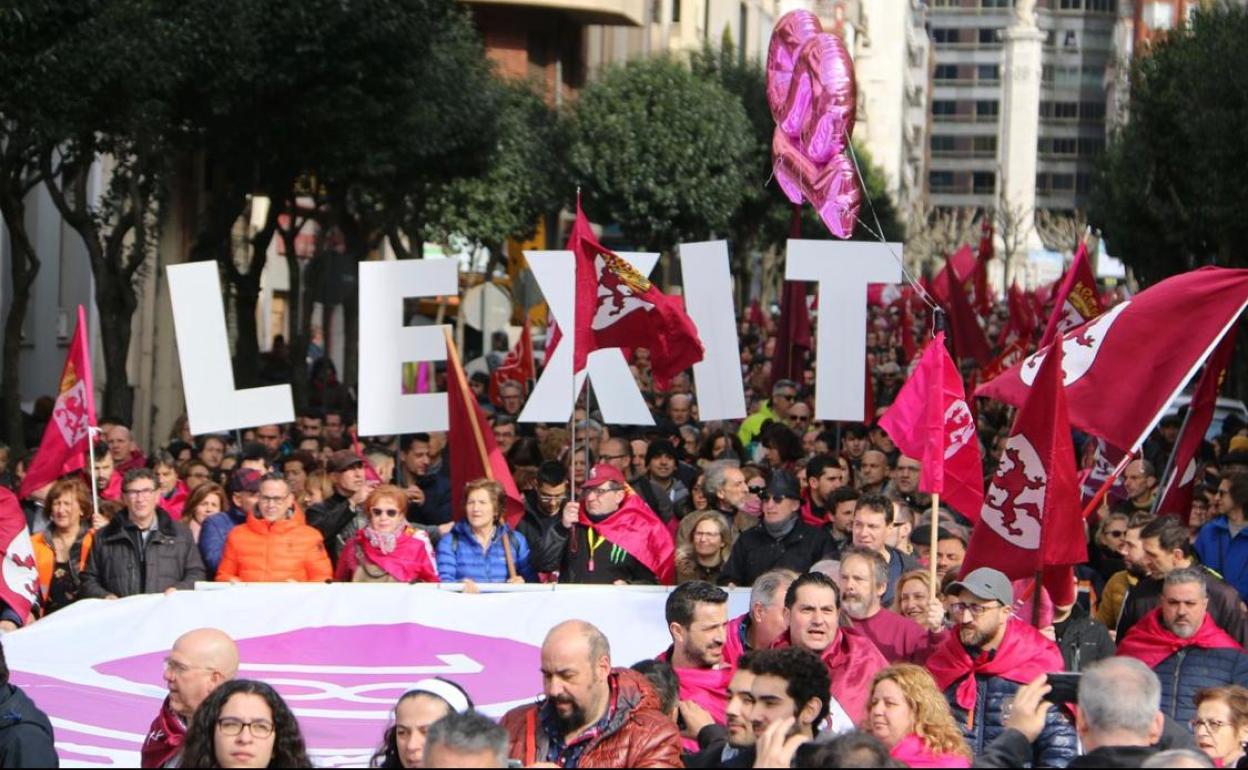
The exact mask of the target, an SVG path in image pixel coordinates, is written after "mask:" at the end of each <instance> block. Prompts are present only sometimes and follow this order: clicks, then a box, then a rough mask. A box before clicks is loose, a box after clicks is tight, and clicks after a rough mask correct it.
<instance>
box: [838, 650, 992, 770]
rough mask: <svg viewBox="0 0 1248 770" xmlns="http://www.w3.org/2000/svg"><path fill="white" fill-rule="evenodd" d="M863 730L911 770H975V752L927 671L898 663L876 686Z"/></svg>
mask: <svg viewBox="0 0 1248 770" xmlns="http://www.w3.org/2000/svg"><path fill="white" fill-rule="evenodd" d="M862 729H863V731H864V732H868V733H871V734H872V735H874V736H875V737H876V738H878V739H880V741H881V742H882V743H883V744H884V745H885V746H887V747H888V751H889V755H890V756H891V757H892V758H893V759H895V760H897V761H898V762H901V763H902V764H903V765H904V766H906V767H970V766H971V750H970V747H968V746H967V745H966V738H964V737H963V735H962V729H961V728H960V727H958V725H957V723H956V722H955V721H954V719H953V712H951V711H950V710H949V703H948V702H947V701H946V700H945V696H944V695H942V694H941V692H940V689H939V688H938V687H937V686H936V680H935V679H933V678H932V675H931V674H930V673H928V671H927V669H925V668H922V667H920V666H916V665H913V664H911V663H896V664H894V665H891V666H889V667H888V668H886V669H884V670H883V671H880V672H879V673H878V674H876V675H875V679H873V680H872V682H871V697H870V699H869V700H868V701H867V718H866V720H864V722H863V725H862Z"/></svg>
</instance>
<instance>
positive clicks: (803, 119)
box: [767, 10, 862, 238]
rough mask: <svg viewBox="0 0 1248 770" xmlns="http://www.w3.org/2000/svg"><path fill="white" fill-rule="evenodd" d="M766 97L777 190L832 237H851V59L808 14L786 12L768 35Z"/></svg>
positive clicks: (857, 196) (855, 189) (854, 181)
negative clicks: (810, 212) (810, 209)
mask: <svg viewBox="0 0 1248 770" xmlns="http://www.w3.org/2000/svg"><path fill="white" fill-rule="evenodd" d="M767 101H768V103H769V104H770V105H771V114H772V117H774V118H775V119H776V132H775V134H774V135H773V137H772V141H771V152H772V159H773V161H772V162H773V169H774V170H775V175H776V181H777V182H779V183H780V189H782V190H784V194H785V196H786V197H788V199H789V200H790V201H792V202H793V203H794V204H797V205H800V204H801V203H802V202H803V201H810V204H811V205H812V206H814V207H815V210H816V211H817V212H819V217H820V218H821V219H822V220H823V222H824V224H826V225H827V226H828V229H829V230H831V231H832V234H833V235H835V236H836V237H838V238H848V237H849V236H850V235H851V234H853V232H854V223H855V222H856V221H857V219H858V208H859V206H860V205H861V204H862V190H861V189H860V188H859V186H858V174H857V171H856V169H855V167H854V162H853V160H852V159H851V158H850V157H849V155H848V154H847V150H848V148H849V141H850V137H851V136H852V134H853V131H854V113H855V111H856V108H857V89H856V87H855V85H854V62H853V60H852V59H850V57H849V52H848V51H846V50H845V45H844V44H843V43H842V42H841V39H840V38H838V37H837V36H836V35H832V34H829V33H827V32H824V31H823V26H822V25H821V24H820V23H819V18H818V17H817V16H815V15H814V14H813V13H811V12H809V11H800V10H799V11H790V12H789V13H786V14H785V15H784V16H782V17H781V18H780V21H779V22H778V23H777V24H776V28H775V30H774V31H773V32H772V33H771V46H770V48H769V49H768V51H767Z"/></svg>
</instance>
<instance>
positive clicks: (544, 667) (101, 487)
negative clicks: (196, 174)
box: [0, 308, 1248, 767]
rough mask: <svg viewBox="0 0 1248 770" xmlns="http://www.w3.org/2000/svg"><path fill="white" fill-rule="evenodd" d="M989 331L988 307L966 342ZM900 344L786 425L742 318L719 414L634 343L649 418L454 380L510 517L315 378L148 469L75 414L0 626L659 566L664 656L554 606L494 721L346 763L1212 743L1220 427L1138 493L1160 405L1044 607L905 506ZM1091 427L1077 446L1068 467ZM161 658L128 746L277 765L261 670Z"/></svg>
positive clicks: (797, 395) (1223, 699) (941, 515)
mask: <svg viewBox="0 0 1248 770" xmlns="http://www.w3.org/2000/svg"><path fill="white" fill-rule="evenodd" d="M920 318H921V316H920ZM1004 322H1005V319H1004V317H1003V316H1002V315H1001V314H1000V313H997V314H996V315H994V316H993V317H992V318H991V319H990V320H989V321H988V323H987V324H986V326H987V330H988V333H989V335H990V337H991V338H992V339H996V338H997V335H996V333H995V331H994V330H999V329H1000V328H1001V327H1002V326H1003V325H1004ZM920 325H921V324H920ZM907 333H911V332H909V331H908V330H907V329H906V326H905V325H904V324H901V323H900V322H899V318H898V313H897V312H896V309H895V308H891V309H890V308H873V309H872V311H871V322H870V327H869V333H868V339H867V347H868V364H869V367H870V375H871V376H870V378H869V380H870V391H871V393H872V397H873V399H874V403H875V404H876V405H877V408H876V409H875V410H874V412H873V413H872V414H870V415H867V417H868V418H869V419H868V420H866V421H864V422H861V423H839V424H831V423H829V424H824V423H821V422H820V421H818V420H816V419H815V418H814V411H813V392H814V372H813V369H812V368H810V367H809V366H807V367H806V368H805V370H804V372H803V373H802V374H801V375H799V376H794V377H792V378H784V377H780V378H775V377H773V376H772V372H771V368H772V362H773V359H774V354H775V346H776V344H777V335H776V333H775V330H774V329H773V328H772V324H771V322H770V320H769V319H766V318H765V317H764V316H763V314H756V313H750V314H749V317H748V318H747V319H746V320H744V321H743V323H742V329H741V340H742V349H741V351H742V352H741V365H742V374H743V378H744V381H745V383H746V394H747V400H748V402H749V416H748V417H747V418H746V419H745V420H743V421H739V422H732V421H714V422H712V421H703V420H700V419H699V415H698V404H697V399H696V396H695V394H694V393H693V390H692V388H691V383H690V380H689V378H688V377H687V376H686V375H680V376H678V377H676V378H675V379H674V380H673V381H672V382H671V383H670V386H669V387H667V388H666V389H662V390H660V389H658V388H656V387H655V385H654V383H653V382H652V380H651V377H650V367H649V354H648V353H647V351H645V350H644V349H638V350H635V351H631V353H630V366H631V370H632V372H633V374H634V377H635V378H636V381H637V384H638V387H639V389H640V390H641V392H642V393H643V395H644V397H645V398H646V399H647V401H648V403H649V405H650V406H651V408H652V410H653V413H654V417H655V425H654V426H651V427H623V426H610V425H606V424H604V423H603V421H602V420H601V419H600V415H599V414H598V413H597V412H596V411H595V410H594V408H593V405H589V407H588V408H586V407H578V408H577V411H576V414H575V416H574V418H573V421H572V423H571V424H569V425H551V424H529V423H521V422H519V420H518V416H519V413H520V411H521V408H522V406H523V396H524V388H523V385H521V384H519V383H514V382H506V381H505V382H502V383H501V384H498V383H495V386H496V387H495V388H493V391H494V395H495V398H494V399H492V398H491V383H490V377H489V374H488V373H486V372H479V373H477V374H474V375H473V377H472V378H471V387H472V389H473V392H474V393H475V394H476V396H477V398H478V401H479V403H480V404H481V406H482V408H483V410H484V412H485V414H486V416H487V420H488V423H489V428H490V430H492V432H493V437H494V439H495V441H496V442H497V444H498V446H499V448H500V449H501V450H502V452H503V453H504V455H505V457H506V459H507V464H508V466H509V469H510V472H511V474H512V476H513V478H514V480H515V482H516V485H517V487H518V489H519V490H520V492H521V493H522V495H523V498H524V512H523V515H522V516H520V517H514V516H513V517H509V516H508V515H507V509H508V505H507V499H506V493H505V491H504V488H503V486H502V485H501V484H499V483H498V482H496V481H492V480H489V479H480V480H476V481H472V482H471V483H469V484H468V485H467V486H466V488H465V489H464V490H463V491H462V493H461V494H457V495H453V494H452V487H451V474H450V469H449V467H448V466H449V462H450V460H449V457H450V453H449V452H448V451H447V447H448V443H447V442H448V441H451V442H454V441H459V440H467V439H466V438H465V437H459V436H447V435H444V434H412V435H406V436H395V437H373V438H370V439H369V443H367V444H364V445H360V444H358V442H356V441H355V439H354V434H353V417H352V411H351V409H350V404H349V399H343V398H340V395H341V393H340V389H339V390H335V391H333V392H334V393H337V394H338V395H336V396H335V397H334V398H332V399H331V398H329V397H328V396H326V397H325V401H324V402H322V403H320V404H318V405H316V406H313V407H310V408H308V409H306V410H303V411H301V412H300V413H299V414H298V417H297V420H296V422H295V423H294V424H292V425H262V426H258V427H256V428H254V429H251V430H246V431H240V432H239V433H238V434H236V435H233V436H230V435H207V436H198V437H192V436H191V435H190V434H189V431H188V429H187V426H186V424H185V421H181V422H180V424H179V426H178V427H177V429H176V430H175V433H174V435H173V436H171V438H170V441H169V442H168V443H167V445H166V446H165V447H163V448H162V449H161V450H160V451H159V452H157V453H156V454H155V455H154V456H152V457H150V458H149V457H147V456H145V454H144V453H143V452H142V451H141V450H140V449H139V447H138V446H136V444H135V442H134V440H133V438H132V436H131V434H130V431H129V429H128V427H127V426H126V425H125V424H123V423H122V422H120V421H117V420H105V421H103V424H102V425H101V426H100V427H101V435H102V437H103V439H104V440H103V442H102V443H101V444H100V445H99V448H98V449H97V450H96V452H95V454H94V458H93V466H94V473H83V474H76V475H74V476H71V477H67V478H63V479H61V480H58V481H56V482H55V483H53V484H50V485H47V486H45V487H44V488H42V489H39V490H36V491H35V492H34V494H32V495H30V496H28V497H27V498H26V499H24V500H23V501H22V503H23V506H24V508H25V512H26V516H27V523H28V525H29V527H30V530H31V533H32V536H33V546H34V550H35V557H36V566H37V570H38V575H39V588H40V593H41V598H40V601H39V603H38V607H37V609H36V611H35V612H34V613H33V614H32V615H31V616H29V617H19V616H18V615H17V613H15V612H13V611H12V609H10V608H4V611H3V614H0V630H12V629H14V628H17V627H19V626H22V625H24V624H28V623H32V622H38V621H39V620H40V619H41V618H44V617H47V616H48V615H50V614H53V613H55V612H57V611H59V610H60V609H62V608H64V607H65V606H67V605H69V604H71V603H73V602H75V601H77V600H79V599H84V598H102V599H114V598H120V597H125V596H131V595H135V594H143V593H161V592H173V591H180V590H193V588H194V586H195V584H196V583H197V582H200V581H205V580H216V581H223V582H282V581H298V582H327V581H338V582H398V583H418V582H445V583H457V584H461V585H462V590H464V591H465V592H469V593H472V592H477V591H480V590H488V588H483V587H486V586H489V585H491V584H500V583H550V582H561V583H575V584H597V585H670V586H674V588H673V589H672V591H671V593H670V594H669V597H668V601H667V605H666V617H665V621H666V623H667V627H668V629H669V632H670V638H668V639H662V640H658V639H656V640H655V649H656V650H657V649H663V648H664V647H665V646H666V650H665V651H664V652H663V653H662V654H661V655H659V656H658V657H657V658H656V659H654V660H648V661H641V662H638V663H637V664H636V665H634V666H632V667H631V668H624V667H620V666H618V665H617V663H618V662H617V661H613V659H612V657H611V652H610V643H609V640H608V639H607V638H606V637H605V636H604V635H603V634H602V633H601V632H600V631H599V630H598V629H597V628H595V627H593V626H592V625H590V624H589V623H586V622H582V621H572V622H568V623H565V624H562V625H560V626H557V627H556V628H554V629H552V630H551V631H550V633H549V635H548V636H547V638H546V640H545V643H544V644H543V646H542V657H541V660H542V664H541V670H540V672H534V677H535V681H536V679H538V678H540V680H541V683H542V688H543V692H544V698H543V699H541V700H539V701H538V702H536V703H534V704H532V705H529V706H524V707H521V708H518V709H515V710H513V711H511V712H510V713H508V714H506V715H505V716H503V718H502V719H501V720H500V721H498V722H495V721H493V720H490V719H488V718H487V717H485V716H483V715H481V714H480V713H478V712H477V711H475V710H474V708H473V701H472V697H471V694H470V693H467V692H465V691H464V690H463V689H462V688H461V687H460V686H459V685H457V684H455V683H454V682H452V681H449V680H440V679H437V680H426V681H424V682H420V683H418V684H416V685H414V686H413V688H412V691H411V692H409V693H407V694H405V695H404V696H403V697H402V698H401V699H400V700H399V701H398V703H397V704H396V705H395V707H394V711H393V720H392V724H391V726H390V728H389V729H388V730H387V732H386V734H385V735H384V736H379V749H378V753H377V755H376V757H375V758H374V763H373V764H374V765H375V766H384V767H420V766H425V767H450V766H467V765H464V764H463V763H466V762H472V763H473V764H472V766H500V767H501V766H505V765H506V764H507V763H509V762H510V763H513V764H514V763H520V764H522V765H525V766H531V765H540V764H546V766H549V765H550V764H554V765H557V766H562V767H633V766H649V767H679V766H682V765H685V766H690V767H779V766H785V767H787V766H791V765H792V766H801V767H807V766H809V767H815V766H826V765H829V764H839V765H842V766H911V767H968V766H971V765H972V764H974V765H975V766H980V767H1016V766H1025V765H1032V766H1050V767H1065V766H1074V767H1077V766H1121V767H1128V766H1132V767H1134V766H1166V765H1162V764H1157V763H1162V762H1166V763H1178V762H1192V763H1198V765H1199V766H1232V765H1236V764H1237V763H1239V762H1240V761H1241V760H1243V758H1244V742H1245V740H1248V689H1245V688H1248V654H1246V653H1245V650H1244V644H1245V642H1246V641H1248V611H1246V609H1245V597H1246V596H1248V528H1246V527H1245V526H1244V525H1245V511H1246V509H1248V426H1245V425H1243V424H1241V423H1239V422H1238V421H1237V420H1235V419H1234V418H1230V419H1227V420H1226V421H1225V422H1224V423H1223V425H1222V433H1221V435H1220V436H1218V437H1217V438H1216V439H1215V440H1214V441H1212V442H1209V443H1208V445H1207V446H1206V447H1205V448H1204V449H1203V450H1202V453H1201V456H1200V458H1199V459H1200V463H1199V467H1198V469H1197V474H1198V479H1199V483H1198V487H1197V493H1196V495H1195V500H1194V501H1193V503H1192V506H1191V508H1190V510H1186V511H1159V510H1156V508H1157V506H1156V498H1157V495H1158V486H1159V479H1158V475H1159V473H1160V471H1159V470H1158V469H1159V468H1164V466H1165V464H1166V462H1167V460H1168V458H1169V454H1170V452H1171V451H1172V450H1173V448H1174V444H1175V441H1176V437H1177V433H1178V426H1179V424H1181V417H1178V418H1168V419H1166V420H1163V421H1162V422H1161V424H1160V426H1159V427H1158V430H1157V431H1156V433H1155V435H1154V436H1152V437H1151V438H1150V439H1149V441H1148V442H1147V444H1146V445H1145V448H1144V451H1143V452H1142V453H1141V455H1140V456H1139V457H1138V458H1137V459H1135V460H1134V461H1132V462H1131V463H1130V464H1129V465H1128V466H1127V468H1126V472H1125V473H1124V475H1123V489H1122V494H1121V495H1120V496H1118V497H1112V496H1111V497H1107V498H1106V500H1105V502H1104V504H1103V505H1102V506H1101V507H1100V509H1099V510H1098V511H1096V512H1095V513H1094V514H1093V516H1092V517H1091V518H1090V519H1089V521H1088V524H1087V533H1086V536H1087V538H1088V552H1089V560H1088V562H1087V563H1086V564H1083V565H1080V566H1079V567H1078V568H1077V569H1076V570H1075V572H1074V574H1073V576H1072V578H1071V580H1072V583H1074V584H1075V585H1074V586H1073V589H1072V590H1071V591H1070V592H1069V593H1070V595H1071V596H1073V597H1074V599H1073V600H1071V601H1069V602H1067V601H1065V600H1063V601H1062V602H1061V603H1058V602H1055V601H1054V600H1053V597H1052V595H1051V594H1050V593H1049V592H1048V591H1047V590H1045V589H1044V588H1043V587H1041V586H1038V585H1036V584H1035V582H1034V581H1032V580H1029V579H1024V580H1011V579H1009V578H1007V577H1006V576H1005V575H1003V574H1001V573H1000V572H996V571H995V570H991V569H973V570H972V569H964V561H965V560H966V556H967V547H968V544H969V541H970V529H971V522H970V520H969V519H968V517H967V516H966V515H965V514H966V513H967V512H965V511H957V510H954V509H952V508H949V507H948V506H947V505H944V506H942V507H941V508H940V509H939V511H938V515H937V516H935V518H933V516H932V513H931V509H930V502H931V501H930V498H928V497H927V496H926V495H925V494H923V493H922V492H921V491H920V489H919V478H920V471H921V465H920V463H919V461H918V460H916V459H915V458H911V457H906V456H904V455H902V454H901V453H900V452H899V451H898V450H897V448H896V446H895V445H894V444H893V442H892V441H891V439H890V438H889V436H888V434H887V433H886V432H884V431H883V430H882V429H880V428H879V426H878V424H876V423H875V418H876V417H878V416H879V415H880V414H881V413H882V412H883V411H884V410H885V409H886V408H887V405H888V403H889V402H890V401H891V400H892V398H894V397H895V396H896V393H897V391H898V389H899V388H900V386H901V384H902V383H903V382H904V375H905V372H906V367H907V366H908V365H909V364H910V363H911V362H912V360H913V354H911V355H910V356H907V354H906V350H907V348H909V347H912V346H908V345H906V344H905V340H904V335H905V334H907ZM915 341H916V340H913V339H912V340H910V342H912V343H913V342H915ZM799 368H800V367H799ZM322 395H324V394H322ZM344 401H345V402H346V403H342V402H344ZM1010 418H1011V411H1010V410H1009V409H1008V408H1006V407H1005V406H1003V405H1001V404H996V403H992V402H988V401H980V402H979V403H978V404H977V413H976V419H977V427H978V430H979V437H980V441H981V444H982V446H983V447H984V450H985V451H984V456H985V467H984V474H985V478H990V477H991V474H992V472H993V470H994V469H995V466H996V463H997V461H998V458H999V457H1000V454H1001V452H1002V451H1003V447H1004V439H1005V437H1006V435H1007V434H1008V430H1009V427H1010ZM1092 444H1093V442H1092V441H1090V440H1086V437H1084V436H1081V435H1077V436H1076V447H1077V452H1078V453H1079V457H1080V461H1081V463H1082V464H1083V465H1084V466H1085V467H1086V466H1087V465H1088V464H1089V463H1091V461H1092ZM0 458H2V459H3V464H2V465H0V478H4V479H5V480H6V481H7V482H8V483H9V484H10V485H11V486H12V487H13V488H14V489H16V488H17V487H18V485H19V483H20V481H21V478H22V475H23V473H24V469H25V468H26V467H28V466H29V462H30V458H29V457H22V458H9V457H8V456H7V453H5V452H0ZM92 484H95V486H96V489H95V490H94V492H95V497H97V498H98V500H99V503H98V505H95V504H93V502H92V498H93V495H92V492H93V490H92V489H91V485H92ZM972 513H973V512H972ZM933 541H934V542H935V543H936V546H935V548H934V549H933V548H931V543H932V542H933ZM933 564H934V566H935V581H933V573H932V571H931V567H932V565H933ZM725 588H737V589H748V591H749V609H748V611H746V612H745V613H744V614H743V615H741V616H739V617H729V613H728V609H727V607H728V598H729V595H728V593H727V592H726V591H725V590H724V589H725ZM554 596H555V599H554V600H556V601H557V597H558V594H554ZM165 666H166V667H165V679H166V681H167V682H168V684H169V698H168V699H167V700H166V702H165V704H164V707H163V709H162V711H161V713H160V714H159V715H158V716H157V718H156V721H155V722H154V724H153V728H152V732H151V734H150V735H149V738H148V742H147V744H146V745H145V747H144V752H143V761H144V766H148V767H156V766H173V765H176V766H181V767H201V766H202V767H208V766H214V767H215V766H224V767H232V766H287V765H306V764H307V762H308V758H307V753H306V747H305V743H304V740H303V738H302V736H301V733H300V726H299V723H298V720H297V719H296V718H295V717H294V716H293V714H292V712H291V710H290V709H289V708H288V707H287V706H286V705H285V703H284V702H283V701H282V698H281V696H280V695H279V694H278V693H277V692H276V691H274V690H273V689H272V688H271V687H269V686H268V685H266V684H264V683H262V682H253V681H248V680H239V679H237V677H236V675H237V672H238V667H239V660H238V651H237V647H236V646H235V645H234V643H233V641H231V640H230V639H229V638H228V636H226V635H224V634H223V633H222V632H220V631H215V630H212V629H201V630H199V631H195V632H192V633H190V634H187V635H186V636H184V637H182V638H181V639H179V641H178V643H177V644H176V645H175V646H174V648H173V650H172V651H171V652H170V655H169V657H168V658H167V660H166V664H165ZM19 694H20V693H19ZM3 732H4V729H3V725H0V735H2V734H3ZM35 732H38V731H35ZM40 735H42V733H40ZM46 735H47V737H48V740H50V737H51V728H50V726H49V727H48V729H47V731H46ZM49 750H50V749H49ZM1173 752H1178V753H1173ZM32 756H35V754H32ZM40 756H43V757H45V758H46V755H40Z"/></svg>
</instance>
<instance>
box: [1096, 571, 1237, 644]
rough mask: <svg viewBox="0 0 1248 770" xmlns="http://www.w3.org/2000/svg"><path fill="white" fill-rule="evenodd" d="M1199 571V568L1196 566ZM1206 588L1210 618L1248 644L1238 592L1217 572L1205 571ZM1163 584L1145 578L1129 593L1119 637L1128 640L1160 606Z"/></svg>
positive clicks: (1121, 618) (1121, 615) (1121, 617)
mask: <svg viewBox="0 0 1248 770" xmlns="http://www.w3.org/2000/svg"><path fill="white" fill-rule="evenodd" d="M1196 566H1197V568H1199V565H1196ZM1204 572H1205V587H1206V589H1207V590H1208V592H1209V615H1210V616H1211V617H1212V618H1213V622H1214V623H1217V624H1218V628H1221V629H1222V630H1223V631H1225V632H1226V633H1228V634H1230V635H1231V637H1232V638H1234V639H1235V641H1237V642H1239V643H1240V644H1244V645H1248V615H1245V614H1244V611H1243V610H1242V609H1240V604H1241V603H1242V602H1241V600H1240V598H1239V591H1236V590H1235V587H1234V586H1232V585H1231V584H1230V583H1227V582H1226V581H1225V580H1223V579H1222V578H1220V577H1218V576H1217V575H1216V574H1215V573H1214V572H1212V571H1210V570H1205V571H1204ZM1161 585H1162V583H1161V581H1160V580H1157V579H1155V578H1143V579H1141V580H1140V582H1138V583H1136V584H1135V585H1133V586H1131V589H1130V590H1129V591H1127V598H1126V599H1124V600H1123V602H1122V612H1121V614H1119V616H1118V638H1119V639H1125V638H1127V632H1128V631H1130V630H1131V627H1132V626H1134V625H1135V624H1136V623H1138V622H1140V620H1141V619H1143V617H1144V616H1145V615H1147V614H1148V613H1150V612H1152V611H1153V610H1155V609H1156V608H1157V605H1159V604H1161Z"/></svg>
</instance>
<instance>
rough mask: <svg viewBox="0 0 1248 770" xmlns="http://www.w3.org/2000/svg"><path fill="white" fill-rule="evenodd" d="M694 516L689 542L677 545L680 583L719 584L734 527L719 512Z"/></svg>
mask: <svg viewBox="0 0 1248 770" xmlns="http://www.w3.org/2000/svg"><path fill="white" fill-rule="evenodd" d="M690 517H691V518H692V524H691V525H690V526H689V527H688V528H686V529H685V530H684V531H685V532H687V533H688V535H686V539H685V540H684V542H681V543H677V544H676V583H677V585H679V584H681V583H687V582H689V581H690V580H704V581H706V582H707V583H710V584H711V585H715V584H716V583H718V582H719V573H720V571H721V570H723V568H724V562H725V561H727V560H728V553H729V552H730V551H731V550H732V528H731V526H730V525H729V524H728V520H727V519H725V518H724V516H723V514H721V513H719V512H718V511H714V510H709V511H708V510H703V511H701V512H699V513H693V514H690Z"/></svg>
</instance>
